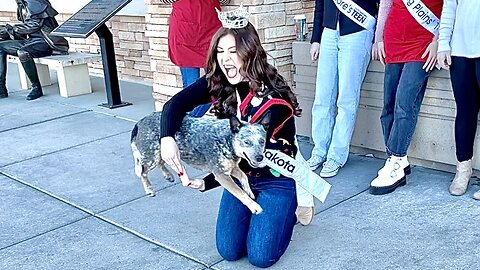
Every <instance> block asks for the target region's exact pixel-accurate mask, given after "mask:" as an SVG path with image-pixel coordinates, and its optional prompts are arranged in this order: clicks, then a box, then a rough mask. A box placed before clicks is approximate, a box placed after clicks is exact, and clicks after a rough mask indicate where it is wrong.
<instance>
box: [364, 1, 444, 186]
mask: <svg viewBox="0 0 480 270" xmlns="http://www.w3.org/2000/svg"><path fill="white" fill-rule="evenodd" d="M419 5H420V6H419ZM442 5H443V0H422V1H420V0H415V1H412V0H381V1H380V10H379V14H378V23H377V30H376V33H375V45H374V48H373V58H374V59H376V60H380V61H381V62H382V63H383V64H385V77H384V88H383V95H384V97H383V110H382V115H381V117H380V121H381V124H382V130H383V138H384V141H385V146H386V152H387V156H388V158H387V160H386V162H385V165H384V166H383V168H381V169H380V170H379V171H378V175H377V177H376V178H375V179H373V181H372V182H371V183H370V193H371V194H374V195H382V194H387V193H390V192H393V191H394V190H395V189H396V188H397V187H399V186H403V185H405V184H406V175H407V174H409V173H410V164H409V163H408V160H407V150H408V147H409V146H410V142H411V140H412V136H413V133H414V131H415V126H416V124H417V117H418V112H419V111H420V106H421V105H422V101H423V96H424V94H425V89H426V87H427V81H428V77H429V76H430V72H431V71H432V69H433V68H434V67H435V64H436V60H437V59H436V55H437V46H438V45H437V36H438V34H437V33H438V28H439V25H440V21H439V19H438V18H439V17H440V13H441V11H442ZM419 11H421V12H419ZM427 16H428V18H429V20H426V19H425V18H427Z"/></svg>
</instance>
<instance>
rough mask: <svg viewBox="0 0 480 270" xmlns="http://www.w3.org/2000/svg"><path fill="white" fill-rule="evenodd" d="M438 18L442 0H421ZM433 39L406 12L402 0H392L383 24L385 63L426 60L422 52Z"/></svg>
mask: <svg viewBox="0 0 480 270" xmlns="http://www.w3.org/2000/svg"><path fill="white" fill-rule="evenodd" d="M422 2H423V3H424V4H425V5H426V6H427V7H428V8H429V9H430V10H431V11H432V12H433V13H434V14H435V16H437V17H438V18H440V15H441V13H442V6H443V0H422ZM432 40H433V34H432V33H431V32H429V31H428V30H427V29H425V28H423V26H421V25H420V24H419V23H418V22H417V21H416V20H415V19H414V18H413V16H412V15H411V14H410V13H409V12H408V10H407V7H406V6H405V4H404V3H403V1H402V0H393V5H392V9H391V10H390V13H389V15H388V19H387V22H386V25H385V33H384V43H385V53H386V59H385V61H386V62H387V63H405V62H426V60H427V57H425V58H423V59H422V54H423V53H424V52H425V50H426V49H427V47H428V45H429V44H430V43H431V42H432Z"/></svg>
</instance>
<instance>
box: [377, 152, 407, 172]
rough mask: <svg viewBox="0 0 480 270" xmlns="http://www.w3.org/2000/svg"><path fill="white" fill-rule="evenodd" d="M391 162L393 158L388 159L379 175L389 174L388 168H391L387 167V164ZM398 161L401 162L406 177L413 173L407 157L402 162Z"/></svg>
mask: <svg viewBox="0 0 480 270" xmlns="http://www.w3.org/2000/svg"><path fill="white" fill-rule="evenodd" d="M397 158H398V157H397ZM391 160H392V156H390V157H388V158H387V160H385V165H383V167H382V168H381V169H380V170H378V175H381V174H385V173H388V169H387V168H389V167H388V166H387V163H389V162H390V161H391ZM397 161H398V162H399V164H400V167H401V168H403V171H404V172H405V175H409V174H410V173H412V169H411V167H410V163H409V162H408V159H407V156H405V157H404V158H402V159H400V160H398V159H397Z"/></svg>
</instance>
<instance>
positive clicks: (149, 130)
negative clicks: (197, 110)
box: [131, 112, 270, 214]
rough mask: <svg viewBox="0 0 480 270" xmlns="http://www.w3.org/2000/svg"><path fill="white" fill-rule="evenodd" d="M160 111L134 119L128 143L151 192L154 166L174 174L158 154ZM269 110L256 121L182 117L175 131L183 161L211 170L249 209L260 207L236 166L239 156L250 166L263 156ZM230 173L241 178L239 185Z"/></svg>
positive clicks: (136, 165) (253, 165)
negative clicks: (149, 173) (257, 122)
mask: <svg viewBox="0 0 480 270" xmlns="http://www.w3.org/2000/svg"><path fill="white" fill-rule="evenodd" d="M160 118H161V113H160V112H154V113H152V114H150V115H148V116H146V117H144V118H142V119H141V120H140V121H138V122H137V124H136V125H135V127H134V128H133V130H132V135H131V147H132V151H133V156H134V159H135V173H136V174H137V175H138V176H139V177H140V178H141V180H142V182H143V185H144V188H145V192H146V193H147V194H149V195H151V196H153V195H154V191H153V189H152V186H151V183H150V181H149V179H148V177H147V174H148V172H149V171H150V170H152V169H154V168H155V167H156V166H159V168H160V169H161V170H162V172H163V174H164V176H165V179H167V180H168V181H172V182H173V181H174V178H173V175H172V174H171V173H170V172H169V171H168V170H167V168H166V167H165V162H164V161H163V160H162V158H161V156H160ZM269 121H270V114H266V115H265V116H264V117H263V119H261V120H260V121H259V123H260V124H253V125H251V124H249V123H245V122H241V121H239V120H238V119H237V118H236V117H231V118H230V119H221V120H219V119H215V118H210V117H205V118H191V117H188V116H187V117H185V119H184V120H183V123H182V126H181V127H180V130H179V131H178V132H177V133H176V134H175V141H176V142H177V144H178V148H179V150H180V155H181V159H182V161H184V162H186V163H188V164H190V165H192V166H194V167H196V168H198V169H200V170H203V171H209V172H212V173H213V174H214V175H215V179H216V180H217V181H218V182H219V183H220V184H221V185H222V186H223V187H224V188H225V189H227V190H228V191H230V193H232V194H233V195H234V196H236V197H237V198H238V199H239V200H240V201H241V202H242V203H244V204H245V205H246V206H247V207H248V208H249V209H250V210H251V211H252V213H255V214H259V213H261V212H262V211H263V210H262V208H261V207H260V205H258V204H257V203H256V202H255V201H253V200H252V199H253V198H254V195H253V193H252V191H251V189H250V186H249V184H248V178H247V176H246V175H245V173H243V172H242V171H241V170H240V168H239V167H238V163H239V162H240V159H241V158H244V159H246V160H247V161H248V162H249V163H250V165H251V166H252V167H258V166H259V165H260V162H261V161H262V160H263V151H264V148H265V137H266V131H265V130H266V127H267V125H268V122H269ZM231 176H234V177H235V178H237V179H238V180H239V181H240V184H241V186H242V189H240V188H239V187H238V186H237V185H236V184H235V182H234V181H233V179H232V178H231Z"/></svg>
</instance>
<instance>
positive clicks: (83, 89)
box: [8, 52, 102, 97]
mask: <svg viewBox="0 0 480 270" xmlns="http://www.w3.org/2000/svg"><path fill="white" fill-rule="evenodd" d="M8 59H9V61H10V62H15V63H17V64H18V71H19V74H20V84H21V87H22V88H23V89H28V88H30V87H31V83H30V80H29V79H28V77H27V74H26V73H25V71H24V70H23V66H22V64H21V63H20V60H19V59H18V57H15V56H9V58H8ZM98 61H102V56H101V55H100V54H92V53H80V52H71V53H69V54H68V55H52V56H46V57H42V58H35V64H36V65H37V71H38V77H39V79H40V83H41V84H42V86H47V85H52V84H53V83H52V80H51V78H50V69H55V70H56V71H57V78H58V88H59V89H60V96H62V97H72V96H78V95H83V94H89V93H92V86H91V84H90V75H89V73H88V63H94V62H98Z"/></svg>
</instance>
